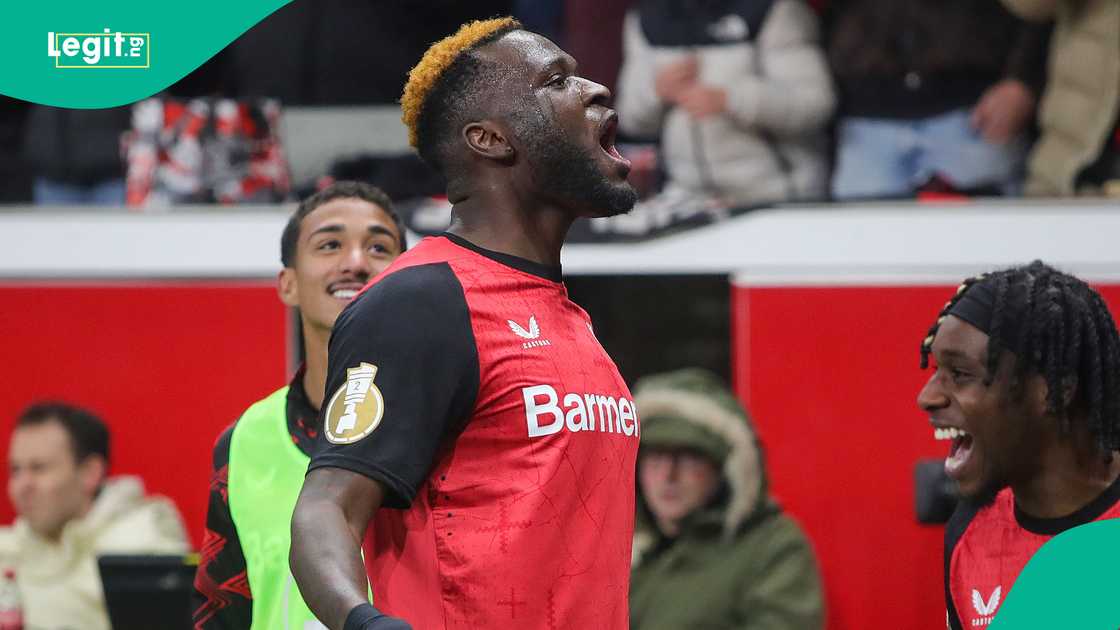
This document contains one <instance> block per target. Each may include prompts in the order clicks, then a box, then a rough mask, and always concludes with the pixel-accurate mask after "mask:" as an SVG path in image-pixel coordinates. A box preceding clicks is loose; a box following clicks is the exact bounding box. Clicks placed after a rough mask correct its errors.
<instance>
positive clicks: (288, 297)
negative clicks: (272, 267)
mask: <svg viewBox="0 0 1120 630" xmlns="http://www.w3.org/2000/svg"><path fill="white" fill-rule="evenodd" d="M276 293H277V294H278V295H279V296H280V301H281V302H283V303H284V304H287V305H288V306H299V283H298V282H297V281H296V270H295V269H292V268H291V267H284V268H283V269H281V270H280V275H278V276H277V278H276Z"/></svg>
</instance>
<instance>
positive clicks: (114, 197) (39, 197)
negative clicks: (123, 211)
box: [34, 177, 125, 206]
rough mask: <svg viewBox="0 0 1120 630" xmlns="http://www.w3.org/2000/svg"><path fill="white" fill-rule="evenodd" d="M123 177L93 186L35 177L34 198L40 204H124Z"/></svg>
mask: <svg viewBox="0 0 1120 630" xmlns="http://www.w3.org/2000/svg"><path fill="white" fill-rule="evenodd" d="M124 191H125V185H124V180H123V179H107V180H105V181H101V182H98V183H96V184H94V185H92V186H79V185H77V184H66V183H63V182H59V181H56V180H53V179H47V178H46V177H36V178H35V188H34V198H35V204H36V205H39V206H124Z"/></svg>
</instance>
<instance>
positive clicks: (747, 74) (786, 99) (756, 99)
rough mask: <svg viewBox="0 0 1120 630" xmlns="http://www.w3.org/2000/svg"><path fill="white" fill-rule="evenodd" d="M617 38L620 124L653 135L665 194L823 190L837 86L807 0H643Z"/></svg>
mask: <svg viewBox="0 0 1120 630" xmlns="http://www.w3.org/2000/svg"><path fill="white" fill-rule="evenodd" d="M623 40H624V51H625V54H624V60H623V66H622V72H621V76H620V79H619V88H618V95H617V99H616V104H617V108H618V111H619V116H620V119H619V124H620V125H621V129H622V131H623V132H625V133H627V134H632V135H637V136H652V135H657V134H660V138H661V148H662V151H663V154H664V162H665V167H666V170H667V171H668V175H669V180H670V181H669V184H668V186H667V189H666V191H665V193H663V194H664V197H663V198H662V199H661V201H662V202H664V201H671V203H673V204H679V203H684V202H685V201H686V200H687V199H688V198H690V197H692V198H696V199H700V200H713V199H714V200H718V201H719V202H722V203H726V204H735V205H745V204H751V203H758V202H764V201H778V200H788V199H807V198H814V197H821V196H823V194H824V191H825V187H826V184H827V179H826V178H827V171H826V166H825V150H824V136H823V131H822V130H823V128H824V126H825V124H826V123H827V122H828V119H829V116H830V114H831V113H832V109H833V106H834V97H833V92H832V86H831V81H830V79H829V76H828V66H827V64H826V62H825V57H824V54H823V52H822V51H821V49H820V46H819V42H818V27H817V16H816V15H815V14H814V13H813V11H812V10H811V9H810V8H809V7H808V6H807V5H806V4H805V3H804V2H803V1H802V0H752V1H749V2H732V1H730V0H707V1H704V0H645V1H643V2H640V3H639V4H638V7H637V9H636V10H635V11H632V12H631V13H630V14H629V15H627V16H626V21H625V25H624V35H623ZM658 202H659V200H658V199H654V200H651V201H650V202H647V204H655V205H656V204H658ZM699 203H700V204H701V205H704V204H705V203H706V201H700V202H699ZM638 212H641V210H640V208H639V210H638Z"/></svg>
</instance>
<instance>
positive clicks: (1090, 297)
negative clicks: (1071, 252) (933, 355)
mask: <svg viewBox="0 0 1120 630" xmlns="http://www.w3.org/2000/svg"><path fill="white" fill-rule="evenodd" d="M977 282H984V283H985V284H990V286H991V287H992V288H993V291H994V293H995V305H994V309H993V311H992V324H991V330H990V332H989V335H988V365H987V376H986V377H985V382H986V383H988V384H991V382H992V379H993V378H994V376H995V373H996V369H997V367H998V366H999V359H1000V355H1001V354H1002V352H1003V351H1004V350H1005V349H1007V348H1008V347H1013V348H1015V349H1016V350H1017V351H1018V353H1017V354H1018V360H1017V362H1016V366H1015V370H1014V372H1013V373H1012V375H1011V379H1012V380H1011V385H1012V387H1013V391H1014V389H1016V388H1018V385H1019V384H1021V383H1022V382H1023V379H1024V378H1025V377H1026V376H1027V375H1028V374H1030V373H1036V374H1040V375H1042V376H1043V377H1044V378H1045V379H1046V386H1047V389H1048V392H1047V401H1046V404H1047V409H1048V411H1049V412H1051V413H1054V414H1055V415H1057V416H1058V418H1059V420H1060V423H1061V425H1060V428H1061V430H1062V431H1063V432H1068V431H1069V430H1070V429H1071V422H1072V418H1071V413H1070V412H1071V411H1076V412H1078V415H1084V417H1085V422H1086V423H1087V428H1088V430H1089V433H1090V435H1092V436H1093V437H1094V438H1096V441H1097V446H1098V448H1099V449H1100V450H1101V452H1102V454H1104V455H1105V456H1106V458H1107V457H1108V456H1109V455H1110V454H1111V453H1112V452H1113V451H1116V450H1120V333H1118V332H1117V330H1116V322H1115V321H1114V320H1113V318H1112V313H1110V312H1109V310H1108V305H1106V304H1105V302H1104V298H1102V297H1101V294H1100V293H1098V292H1097V291H1096V290H1095V289H1093V288H1092V287H1090V286H1089V285H1087V284H1085V282H1083V281H1081V280H1079V279H1078V278H1075V277H1074V276H1072V275H1070V274H1068V273H1063V272H1061V271H1059V270H1057V269H1055V268H1053V267H1051V266H1049V265H1047V264H1045V263H1043V262H1042V261H1040V260H1036V261H1034V262H1032V263H1031V264H1029V265H1020V266H1016V267H1010V268H1007V269H1002V270H999V271H995V272H992V273H988V274H981V275H979V276H975V277H972V278H968V279H967V280H965V281H964V283H963V284H962V285H961V286H960V287H959V288H958V289H957V293H956V294H955V295H954V296H953V298H952V299H951V300H949V301H948V302H947V303H946V304H945V306H944V308H942V309H941V312H940V313H939V314H938V318H937V321H936V322H935V323H934V324H933V326H932V327H930V329H929V331H928V333H927V336H926V338H925V340H924V341H922V346H921V359H920V362H919V363H920V365H921V367H922V368H923V369H925V368H926V367H927V366H928V364H929V354H930V351H931V348H932V345H933V338H934V336H935V335H936V334H937V330H938V329H939V328H940V326H941V322H942V321H944V319H945V317H946V316H947V315H948V314H949V312H950V311H951V310H952V308H953V306H954V305H956V303H957V302H958V301H960V299H961V296H963V295H964V294H965V293H966V292H967V291H968V289H969V288H970V287H971V286H972V285H974V284H976V283H977ZM1015 322H1018V323H1019V324H1020V325H1018V326H1016V325H1015ZM1015 329H1017V330H1018V333H1017V338H1015V339H1011V338H1008V337H1006V335H1010V334H1013V332H1012V331H1013V330H1015ZM1071 385H1072V386H1073V387H1074V393H1073V396H1072V397H1069V396H1067V395H1066V392H1068V391H1069V387H1070V386H1071Z"/></svg>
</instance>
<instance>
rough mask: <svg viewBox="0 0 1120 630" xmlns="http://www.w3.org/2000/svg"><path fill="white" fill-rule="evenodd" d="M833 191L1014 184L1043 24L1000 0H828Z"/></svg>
mask: <svg viewBox="0 0 1120 630" xmlns="http://www.w3.org/2000/svg"><path fill="white" fill-rule="evenodd" d="M830 9H831V11H832V14H833V15H834V23H833V27H832V30H831V34H830V38H829V39H830V44H829V57H830V61H831V63H832V67H833V70H834V73H835V76H836V80H837V83H838V87H839V90H840V119H839V124H838V127H837V139H836V141H837V155H836V170H835V172H834V174H833V179H832V195H833V197H835V198H837V199H853V198H867V197H898V196H909V195H912V194H913V193H914V192H915V191H916V190H917V189H919V188H921V187H922V185H923V184H925V183H926V182H927V181H929V180H931V179H934V178H939V179H942V180H945V181H946V182H947V183H948V185H949V186H951V187H952V188H954V189H956V190H958V191H961V192H986V193H1008V192H1015V191H1016V188H1017V185H1018V184H1019V183H1020V182H1021V179H1022V164H1023V160H1024V155H1025V153H1026V148H1027V137H1026V136H1027V133H1026V132H1027V129H1028V125H1029V123H1030V121H1031V118H1032V116H1033V114H1034V106H1035V100H1036V96H1037V94H1038V93H1039V90H1040V88H1041V85H1042V83H1043V79H1044V76H1043V74H1044V72H1043V59H1044V55H1045V54H1046V35H1047V29H1046V27H1045V26H1036V25H1030V24H1027V23H1025V22H1022V21H1020V20H1018V19H1017V18H1015V17H1014V16H1012V15H1011V14H1010V13H1008V12H1007V11H1006V10H1004V9H1003V8H1002V7H1001V6H1000V5H999V3H998V2H996V1H995V0H835V1H834V2H832V4H831V7H830Z"/></svg>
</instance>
